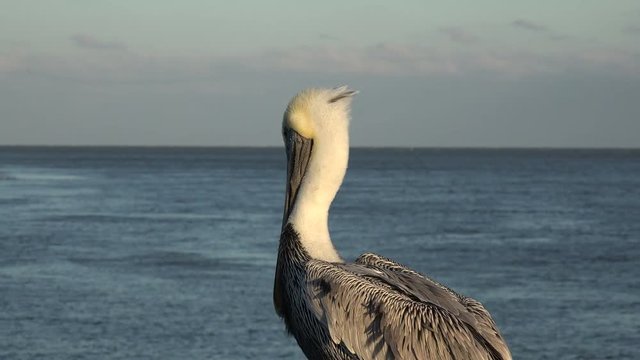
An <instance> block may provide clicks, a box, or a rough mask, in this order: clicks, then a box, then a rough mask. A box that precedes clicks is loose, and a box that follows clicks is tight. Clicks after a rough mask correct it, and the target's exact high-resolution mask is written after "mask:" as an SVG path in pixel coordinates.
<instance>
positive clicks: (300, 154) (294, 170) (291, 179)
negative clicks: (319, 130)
mask: <svg viewBox="0 0 640 360" xmlns="http://www.w3.org/2000/svg"><path fill="white" fill-rule="evenodd" d="M282 135H283V137H284V144H285V148H286V151H287V192H286V194H285V200H284V214H283V216H282V228H283V229H284V226H285V225H287V220H288V219H289V215H291V210H292V209H293V204H294V203H295V201H296V196H297V195H298V190H299V189H300V184H301V183H302V178H303V177H304V174H305V173H306V172H307V166H308V165H309V159H310V158H311V148H312V147H313V140H311V139H307V138H305V137H304V136H302V135H300V134H298V133H297V132H295V131H294V130H292V129H290V128H288V127H285V129H284V131H283V134H282Z"/></svg>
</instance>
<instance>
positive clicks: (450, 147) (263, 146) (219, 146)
mask: <svg viewBox="0 0 640 360" xmlns="http://www.w3.org/2000/svg"><path fill="white" fill-rule="evenodd" d="M1 148H103V149H104V148H132V149H135V148H142V149H145V148H146V149H207V148H210V149H281V148H283V146H280V145H51V144H44V145H43V144H40V145H32V144H0V149H1ZM349 148H350V149H370V150H374V149H380V150H385V149H388V150H423V149H424V150H622V151H624V150H627V151H629V150H631V151H635V150H640V146H637V147H627V146H620V147H614V146H592V147H589V146H467V145H452V146H371V145H356V146H350V147H349Z"/></svg>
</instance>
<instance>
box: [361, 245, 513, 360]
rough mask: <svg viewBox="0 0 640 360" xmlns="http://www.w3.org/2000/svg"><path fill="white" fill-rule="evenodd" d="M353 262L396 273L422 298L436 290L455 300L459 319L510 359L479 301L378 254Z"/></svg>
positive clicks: (506, 349)
mask: <svg viewBox="0 0 640 360" xmlns="http://www.w3.org/2000/svg"><path fill="white" fill-rule="evenodd" d="M355 263H356V264H359V265H363V266H367V267H371V268H377V269H384V272H385V273H391V274H395V275H396V276H397V277H399V278H400V279H399V281H400V282H401V283H403V284H407V285H406V286H407V287H408V289H409V291H411V292H412V293H413V294H415V295H416V296H419V297H420V296H421V295H422V296H423V297H426V298H430V294H429V289H432V288H433V287H437V288H440V289H441V290H442V291H443V292H445V293H448V294H450V295H451V296H453V297H455V298H457V300H458V301H457V304H459V305H460V306H461V307H463V308H464V310H463V311H461V315H462V316H461V317H460V318H461V320H463V321H464V322H466V323H467V324H468V325H471V326H473V327H474V329H475V330H476V331H477V332H478V333H479V334H480V336H482V338H483V339H484V340H485V341H486V342H487V343H488V344H489V345H491V346H492V347H493V348H494V349H495V350H496V351H497V352H498V353H499V354H500V355H501V356H502V358H504V359H510V358H511V353H510V352H509V348H508V347H507V344H506V342H505V341H504V338H502V335H500V331H498V327H497V325H496V323H495V322H494V321H493V318H491V314H489V312H488V311H487V309H485V308H484V306H483V305H482V304H481V303H480V302H479V301H477V300H475V299H473V298H470V297H466V296H463V295H460V294H458V293H456V292H455V291H453V290H451V289H450V288H448V287H447V286H445V285H442V284H440V283H439V282H437V281H436V280H433V279H431V278H429V277H427V276H425V275H422V274H420V273H418V272H415V271H413V270H412V269H410V268H408V267H406V266H404V265H401V264H398V263H397V262H395V261H393V260H390V259H387V258H385V257H383V256H380V255H377V254H372V253H365V254H362V255H360V257H359V258H358V259H356V261H355ZM454 308H455V309H460V308H459V307H458V306H454ZM450 310H451V309H450Z"/></svg>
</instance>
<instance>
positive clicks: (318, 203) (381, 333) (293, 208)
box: [273, 87, 511, 359]
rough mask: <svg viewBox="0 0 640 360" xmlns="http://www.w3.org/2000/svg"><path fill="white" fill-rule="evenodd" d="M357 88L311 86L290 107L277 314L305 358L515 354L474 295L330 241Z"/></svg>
mask: <svg viewBox="0 0 640 360" xmlns="http://www.w3.org/2000/svg"><path fill="white" fill-rule="evenodd" d="M354 94H356V91H353V90H350V89H348V88H347V87H339V88H335V89H307V90H304V91H302V92H300V93H299V94H297V95H296V96H295V97H294V98H293V99H292V100H291V102H290V103H289V105H288V107H287V110H286V111H285V113H284V119H283V125H282V133H283V134H282V135H283V138H284V142H285V145H286V152H287V159H288V166H287V190H286V197H285V204H284V217H283V220H282V232H281V235H280V245H279V248H278V262H277V266H276V275H275V284H274V292H273V299H274V304H275V308H276V312H277V313H278V315H279V316H280V317H282V318H284V322H285V324H286V326H287V330H288V331H289V333H291V334H292V335H293V336H294V337H295V339H296V340H297V342H298V345H300V347H301V348H302V351H303V352H304V353H305V355H306V356H307V357H308V358H309V359H511V354H510V352H509V348H508V347H507V344H506V342H505V341H504V339H503V338H502V336H501V335H500V332H499V331H498V329H497V327H496V324H495V322H494V321H493V319H492V318H491V315H489V312H488V311H487V310H486V309H485V308H484V307H483V306H482V304H480V303H479V302H478V301H476V300H474V299H471V298H468V297H465V296H462V295H460V294H458V293H456V292H454V291H453V290H451V289H449V288H448V287H446V286H444V285H442V284H440V283H438V282H437V281H435V280H433V279H430V278H429V277H426V276H424V275H421V274H419V273H417V272H415V271H413V270H411V269H409V268H407V267H405V266H403V265H400V264H398V263H396V262H394V261H391V260H389V259H386V258H384V257H382V256H379V255H375V254H371V253H365V254H363V255H361V256H360V257H359V258H358V259H357V260H356V261H355V262H353V263H345V262H344V261H343V260H342V258H341V257H340V255H339V254H338V252H337V251H336V249H335V248H334V247H333V243H332V242H331V238H330V237H329V226H328V214H329V206H330V205H331V202H332V201H333V199H334V197H335V195H336V193H337V191H338V189H339V187H340V185H341V184H342V180H343V178H344V175H345V172H346V169H347V162H348V158H349V135H348V125H349V107H350V104H351V99H352V97H353V95H354Z"/></svg>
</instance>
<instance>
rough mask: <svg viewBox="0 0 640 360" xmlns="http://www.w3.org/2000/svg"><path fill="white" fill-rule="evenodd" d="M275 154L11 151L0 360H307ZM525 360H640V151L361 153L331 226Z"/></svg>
mask: <svg viewBox="0 0 640 360" xmlns="http://www.w3.org/2000/svg"><path fill="white" fill-rule="evenodd" d="M284 172H285V163H284V154H283V151H282V150H281V149H216V148H202V149H200V148H190V149H179V148H162V149H157V148H11V147H4V148H0V359H255V358H261V359H276V358H277V359H301V358H303V357H302V353H301V352H300V350H299V349H298V347H297V345H296V344H295V341H294V340H293V339H292V338H289V337H287V336H286V334H285V331H284V326H283V324H282V323H281V321H280V320H279V319H278V318H277V317H276V315H275V313H274V311H273V306H272V302H271V291H272V281H273V272H274V265H275V254H276V249H277V241H278V234H279V227H280V224H281V215H282V209H281V207H282V203H283V191H284ZM331 228H332V233H333V239H334V242H335V243H336V246H337V248H338V249H339V250H340V251H341V252H342V254H343V255H344V256H345V257H346V258H354V257H356V256H358V255H359V254H360V253H362V252H364V251H373V252H377V253H380V254H383V255H386V256H388V257H391V258H393V259H395V260H397V261H399V262H401V263H404V264H406V265H409V266H411V267H413V268H415V269H416V270H418V271H421V272H424V273H426V274H429V275H431V276H432V277H434V278H436V279H438V280H440V281H441V282H444V283H445V284H447V285H449V286H450V287H452V288H454V289H455V290H457V291H459V292H461V293H463V294H466V295H468V296H472V297H474V298H476V299H478V300H480V301H482V302H483V303H484V304H485V306H486V307H487V308H488V309H489V310H490V311H491V312H492V314H493V316H494V319H495V320H496V322H497V323H498V325H499V327H500V329H501V330H502V333H503V335H504V336H505V338H506V339H507V341H508V343H509V345H510V347H511V350H512V352H513V355H514V358H516V359H639V358H640V346H639V345H638V344H640V260H639V259H640V151H557V150H553V151H552V150H549V151H547V150H544V151H543V150H519V151H515V150H500V151H498V150H354V151H352V157H351V162H350V169H349V172H348V174H347V178H346V180H345V184H344V186H343V188H342V190H341V192H340V193H339V194H338V198H337V200H336V202H335V203H334V207H333V208H332V215H331Z"/></svg>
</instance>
